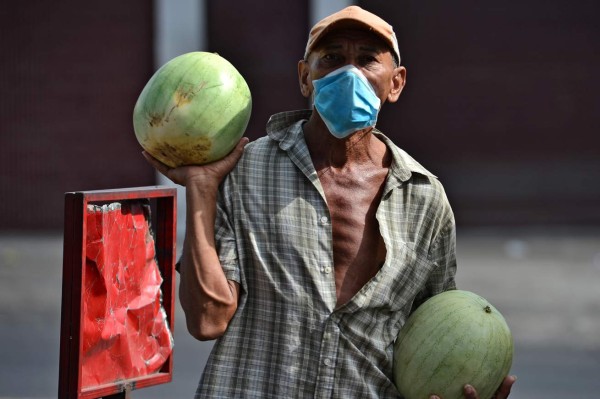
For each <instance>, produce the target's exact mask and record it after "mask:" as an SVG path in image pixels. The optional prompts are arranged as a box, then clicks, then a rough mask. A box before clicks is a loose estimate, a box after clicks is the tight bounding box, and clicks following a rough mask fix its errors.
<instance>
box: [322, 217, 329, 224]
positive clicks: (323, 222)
mask: <svg viewBox="0 0 600 399" xmlns="http://www.w3.org/2000/svg"><path fill="white" fill-rule="evenodd" d="M328 221H329V218H327V216H321V224H327V222H328Z"/></svg>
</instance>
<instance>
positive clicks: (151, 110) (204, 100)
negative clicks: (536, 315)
mask: <svg viewBox="0 0 600 399" xmlns="http://www.w3.org/2000/svg"><path fill="white" fill-rule="evenodd" d="M251 109H252V98H251V95H250V89H249V87H248V84H247V83H246V81H245V80H244V78H243V77H242V75H241V74H240V73H239V72H238V71H237V70H236V69H235V67H234V66H233V65H231V63H229V61H227V60H226V59H225V58H223V57H221V56H219V55H218V54H215V53H207V52H202V51H195V52H191V53H187V54H183V55H180V56H178V57H175V58H173V59H172V60H170V61H169V62H167V63H166V64H165V65H163V66H162V67H161V68H160V69H159V70H158V71H156V73H155V74H154V75H153V76H152V78H151V79H150V80H149V81H148V83H147V84H146V86H145V87H144V89H143V90H142V92H141V94H140V96H139V98H138V100H137V102H136V104H135V108H134V110H133V128H134V130H135V136H136V138H137V139H138V142H139V143H140V145H141V146H142V148H144V149H145V150H146V151H147V152H148V153H150V154H151V155H152V156H153V157H155V158H156V159H158V160H159V161H161V162H162V163H164V164H166V165H169V166H171V167H175V166H181V165H192V164H205V163H208V162H212V161H216V160H218V159H221V158H223V157H224V156H225V155H227V154H228V153H229V151H231V150H232V149H233V147H235V145H236V143H237V142H238V141H239V139H240V137H242V134H243V133H244V131H245V130H246V126H247V125H248V121H249V120H250V113H251Z"/></svg>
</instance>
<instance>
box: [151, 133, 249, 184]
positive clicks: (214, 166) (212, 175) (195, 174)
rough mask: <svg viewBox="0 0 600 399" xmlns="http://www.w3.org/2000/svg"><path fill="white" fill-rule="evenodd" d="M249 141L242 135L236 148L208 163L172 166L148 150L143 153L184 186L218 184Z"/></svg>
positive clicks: (157, 166)
mask: <svg viewBox="0 0 600 399" xmlns="http://www.w3.org/2000/svg"><path fill="white" fill-rule="evenodd" d="M248 141H249V140H248V138H246V137H242V138H241V139H240V141H239V142H238V143H237V145H236V146H235V148H234V149H233V150H232V151H231V152H230V153H229V154H228V155H227V156H226V157H225V158H223V159H221V160H218V161H215V162H211V163H209V164H206V165H189V166H180V167H177V168H171V167H169V166H167V165H165V164H164V163H162V162H160V161H159V160H157V159H156V158H154V157H153V156H152V155H150V154H148V153H147V152H146V151H142V155H144V158H146V160H147V161H148V162H149V163H150V164H151V165H152V166H154V168H155V169H156V170H158V171H159V172H160V173H162V174H163V175H165V176H166V177H167V178H169V179H170V180H171V181H173V183H176V184H179V185H182V186H187V185H188V184H190V183H192V182H194V183H199V184H203V185H207V184H208V185H210V184H212V185H214V186H218V185H219V184H220V183H221V181H222V180H223V179H224V178H225V176H227V174H228V173H229V172H231V170H232V169H233V167H234V166H235V164H236V163H237V161H238V160H239V159H240V157H241V156H242V154H243V153H244V146H245V145H246V144H248Z"/></svg>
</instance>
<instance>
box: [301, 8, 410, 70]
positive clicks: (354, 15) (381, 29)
mask: <svg viewBox="0 0 600 399" xmlns="http://www.w3.org/2000/svg"><path fill="white" fill-rule="evenodd" d="M348 23H351V24H352V25H355V26H361V27H363V28H365V30H368V31H370V32H373V33H375V34H376V35H378V36H379V37H380V38H381V39H383V41H384V42H385V43H386V44H387V45H388V46H389V47H390V49H391V50H392V52H393V55H394V56H395V57H396V61H398V64H400V50H399V49H398V40H397V39H396V34H395V33H394V28H392V25H390V24H388V23H387V22H385V21H384V20H383V19H381V18H379V17H378V16H377V15H375V14H373V13H370V12H369V11H366V10H363V9H362V8H360V7H358V6H350V7H346V8H344V9H343V10H341V11H338V12H336V13H334V14H331V15H330V16H328V17H325V18H323V19H322V20H321V21H319V22H317V24H316V25H315V26H313V28H312V29H311V30H310V33H309V34H308V42H307V43H306V51H305V52H304V58H306V57H308V55H309V54H310V52H311V51H312V50H313V49H314V48H315V45H316V44H317V42H318V41H319V40H320V39H322V38H323V37H324V36H325V35H326V34H327V33H328V32H330V31H331V30H333V29H334V28H339V27H345V26H347V24H348Z"/></svg>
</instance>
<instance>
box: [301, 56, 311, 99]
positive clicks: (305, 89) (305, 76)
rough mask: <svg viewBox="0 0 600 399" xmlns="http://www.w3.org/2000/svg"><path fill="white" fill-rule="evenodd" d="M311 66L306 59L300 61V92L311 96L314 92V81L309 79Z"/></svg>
mask: <svg viewBox="0 0 600 399" xmlns="http://www.w3.org/2000/svg"><path fill="white" fill-rule="evenodd" d="M309 72H310V71H309V67H308V62H307V61H306V60H300V61H298V83H299V84H300V93H302V95H303V96H304V97H306V98H309V97H310V95H311V93H312V83H311V82H310V79H309Z"/></svg>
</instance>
